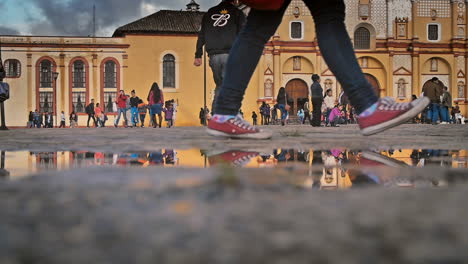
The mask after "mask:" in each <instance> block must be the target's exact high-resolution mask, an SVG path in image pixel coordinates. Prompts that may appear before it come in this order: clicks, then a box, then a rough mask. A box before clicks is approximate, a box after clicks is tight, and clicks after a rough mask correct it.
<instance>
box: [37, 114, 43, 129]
mask: <svg viewBox="0 0 468 264" xmlns="http://www.w3.org/2000/svg"><path fill="white" fill-rule="evenodd" d="M44 120H45V119H44V113H39V118H38V119H37V124H36V125H37V128H43V127H44Z"/></svg>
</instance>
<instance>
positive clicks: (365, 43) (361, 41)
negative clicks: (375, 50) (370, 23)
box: [354, 27, 370, 49]
mask: <svg viewBox="0 0 468 264" xmlns="http://www.w3.org/2000/svg"><path fill="white" fill-rule="evenodd" d="M354 48H355V49H370V31H369V30H368V29H367V28H365V27H359V28H358V29H356V31H355V32H354Z"/></svg>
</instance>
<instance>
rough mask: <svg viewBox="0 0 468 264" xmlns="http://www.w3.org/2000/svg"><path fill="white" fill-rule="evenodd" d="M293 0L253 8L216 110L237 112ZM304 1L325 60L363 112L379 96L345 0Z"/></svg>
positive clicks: (231, 59) (233, 52)
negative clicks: (362, 63)
mask: <svg viewBox="0 0 468 264" xmlns="http://www.w3.org/2000/svg"><path fill="white" fill-rule="evenodd" d="M290 2H291V0H286V1H285V3H284V6H283V7H282V8H281V9H280V10H278V11H262V10H255V9H252V10H251V11H250V13H249V16H248V18H247V23H246V25H245V27H244V28H243V29H242V31H241V32H240V34H239V35H238V37H237V39H236V41H235V42H234V44H233V46H232V48H231V51H230V54H229V59H228V62H227V65H226V70H225V76H224V80H223V85H222V86H221V88H220V91H219V95H218V97H217V98H216V102H215V106H214V113H215V114H222V115H237V113H238V112H239V109H240V107H241V104H242V99H243V98H244V94H245V89H246V88H247V85H248V84H249V81H250V78H251V77H252V74H253V73H254V71H255V68H256V67H257V64H258V61H259V60H260V57H261V56H262V53H263V49H264V47H265V44H266V42H267V41H268V40H269V39H270V37H271V36H272V35H273V34H274V33H275V31H276V29H277V28H278V26H279V25H280V24H281V21H282V18H283V14H284V12H285V11H286V8H287V7H288V5H289V4H290ZM304 2H305V4H306V5H307V7H308V8H309V9H310V11H311V12H312V15H313V17H314V20H315V32H316V33H317V39H318V44H319V47H320V51H321V53H322V55H323V58H324V59H325V62H326V63H327V65H328V66H329V67H330V70H331V71H332V72H333V73H334V75H335V76H336V77H337V79H338V81H339V82H340V83H341V85H342V86H343V88H344V91H345V93H346V95H347V96H348V98H349V100H350V101H351V104H352V105H353V106H354V108H355V109H356V112H357V113H358V114H360V113H362V112H363V111H364V110H365V109H367V108H368V107H370V106H371V105H372V104H374V103H375V102H377V100H378V97H377V95H376V94H375V92H374V90H373V88H372V86H371V85H370V84H369V82H368V81H367V80H366V79H365V77H364V75H363V73H362V70H361V68H360V67H359V64H358V63H357V60H356V55H355V54H354V50H353V45H352V43H351V41H350V37H349V35H348V32H347V31H346V27H345V24H344V19H345V5H344V2H343V0H326V1H325V0H323V1H321V0H304Z"/></svg>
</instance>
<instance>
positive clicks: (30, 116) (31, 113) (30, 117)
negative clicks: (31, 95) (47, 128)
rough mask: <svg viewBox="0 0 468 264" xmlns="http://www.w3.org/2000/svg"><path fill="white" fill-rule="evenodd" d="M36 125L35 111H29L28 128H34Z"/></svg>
mask: <svg viewBox="0 0 468 264" xmlns="http://www.w3.org/2000/svg"><path fill="white" fill-rule="evenodd" d="M33 127H34V113H33V111H30V112H29V116H28V128H33Z"/></svg>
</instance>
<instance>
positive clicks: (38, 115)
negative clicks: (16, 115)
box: [33, 109, 40, 128]
mask: <svg viewBox="0 0 468 264" xmlns="http://www.w3.org/2000/svg"><path fill="white" fill-rule="evenodd" d="M33 116H34V123H33V127H36V128H39V126H38V125H39V118H40V113H39V111H37V109H36V110H35V111H34V113H33Z"/></svg>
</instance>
